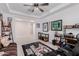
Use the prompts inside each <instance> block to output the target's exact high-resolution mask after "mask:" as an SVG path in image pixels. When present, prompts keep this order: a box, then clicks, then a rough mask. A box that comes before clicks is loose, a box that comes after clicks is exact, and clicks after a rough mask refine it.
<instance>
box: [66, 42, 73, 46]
mask: <svg viewBox="0 0 79 59" xmlns="http://www.w3.org/2000/svg"><path fill="white" fill-rule="evenodd" d="M66 44H68V45H72V46H75V44H70V43H66Z"/></svg>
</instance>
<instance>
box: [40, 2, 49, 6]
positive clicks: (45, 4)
mask: <svg viewBox="0 0 79 59" xmlns="http://www.w3.org/2000/svg"><path fill="white" fill-rule="evenodd" d="M47 5H49V3H43V4H40V6H47Z"/></svg>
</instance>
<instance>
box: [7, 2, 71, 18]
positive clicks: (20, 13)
mask: <svg viewBox="0 0 79 59" xmlns="http://www.w3.org/2000/svg"><path fill="white" fill-rule="evenodd" d="M6 5H7V7H8V9H9V11H10V12H11V13H14V14H19V15H23V16H27V17H28V16H29V17H34V18H43V17H45V16H46V15H50V14H51V13H54V12H55V11H57V10H59V9H61V8H63V7H66V6H68V5H70V3H66V4H61V5H60V6H57V7H56V8H52V10H50V11H49V12H46V13H44V14H42V15H41V16H35V15H33V14H32V15H28V14H25V13H22V12H18V11H15V10H12V9H11V8H10V6H9V4H8V3H7V4H6ZM55 13H56V12H55Z"/></svg>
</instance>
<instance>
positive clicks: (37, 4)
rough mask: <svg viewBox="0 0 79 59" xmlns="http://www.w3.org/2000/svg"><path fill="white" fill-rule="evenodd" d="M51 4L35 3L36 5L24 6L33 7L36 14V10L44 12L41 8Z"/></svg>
mask: <svg viewBox="0 0 79 59" xmlns="http://www.w3.org/2000/svg"><path fill="white" fill-rule="evenodd" d="M48 5H49V3H34V4H29V5H28V4H24V6H32V7H33V9H32V12H34V10H35V8H38V9H39V10H40V11H41V12H44V10H43V9H41V8H40V7H39V6H48Z"/></svg>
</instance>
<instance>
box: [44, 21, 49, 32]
mask: <svg viewBox="0 0 79 59" xmlns="http://www.w3.org/2000/svg"><path fill="white" fill-rule="evenodd" d="M43 32H48V22H46V23H43Z"/></svg>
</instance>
